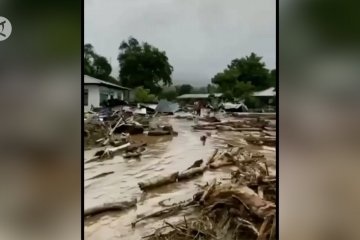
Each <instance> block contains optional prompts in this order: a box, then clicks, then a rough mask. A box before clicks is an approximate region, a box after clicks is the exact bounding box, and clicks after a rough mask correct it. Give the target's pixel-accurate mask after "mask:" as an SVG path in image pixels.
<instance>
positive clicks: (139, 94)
mask: <svg viewBox="0 0 360 240" xmlns="http://www.w3.org/2000/svg"><path fill="white" fill-rule="evenodd" d="M134 97H135V101H136V102H141V103H150V102H155V101H156V100H157V98H156V96H155V95H154V94H151V93H150V90H149V89H145V88H144V87H142V86H141V87H137V88H135V89H134Z"/></svg>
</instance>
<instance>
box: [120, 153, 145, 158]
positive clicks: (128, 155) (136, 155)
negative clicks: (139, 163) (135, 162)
mask: <svg viewBox="0 0 360 240" xmlns="http://www.w3.org/2000/svg"><path fill="white" fill-rule="evenodd" d="M140 156H141V152H128V153H125V154H124V155H123V158H135V157H140Z"/></svg>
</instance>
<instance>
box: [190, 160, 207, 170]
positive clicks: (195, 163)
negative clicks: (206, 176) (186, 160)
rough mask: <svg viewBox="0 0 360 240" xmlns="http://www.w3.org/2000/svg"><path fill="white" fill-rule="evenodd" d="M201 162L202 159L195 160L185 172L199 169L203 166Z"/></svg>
mask: <svg viewBox="0 0 360 240" xmlns="http://www.w3.org/2000/svg"><path fill="white" fill-rule="evenodd" d="M203 162H204V161H203V160H202V159H199V160H196V161H195V162H194V163H193V164H192V165H191V166H190V167H188V168H187V169H186V170H189V169H190V168H196V167H200V166H201V164H203Z"/></svg>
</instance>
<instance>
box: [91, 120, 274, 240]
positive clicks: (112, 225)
mask: <svg viewBox="0 0 360 240" xmlns="http://www.w3.org/2000/svg"><path fill="white" fill-rule="evenodd" d="M160 120H161V121H163V122H167V123H170V124H171V125H172V126H173V128H174V130H175V131H177V132H178V133H179V134H178V136H176V137H171V136H165V137H149V136H144V135H141V136H133V137H132V139H133V140H138V141H145V142H146V143H147V144H148V145H147V147H146V151H145V152H143V155H142V156H141V157H140V158H134V159H124V158H122V157H121V156H116V157H114V158H113V159H110V160H105V161H99V162H91V163H88V164H87V163H86V164H85V174H84V175H85V176H84V178H85V182H84V187H85V189H84V191H85V209H87V208H90V207H92V206H97V205H101V204H103V203H108V202H119V201H126V200H131V199H133V198H137V200H138V203H137V206H136V207H134V208H131V209H129V210H125V211H121V212H107V213H103V214H100V215H97V216H94V217H90V218H87V219H86V220H85V239H87V240H116V239H129V240H132V239H136V240H137V239H142V238H143V237H144V236H146V235H149V234H151V233H153V231H154V230H155V228H157V227H160V226H163V219H161V218H150V219H147V220H144V221H142V222H139V223H138V224H137V225H136V227H135V228H132V227H131V222H132V221H134V220H135V219H136V218H137V216H138V217H140V216H143V215H147V214H149V213H152V212H154V211H157V210H160V209H162V208H163V207H162V206H160V205H159V202H163V203H166V204H172V203H176V202H180V201H183V200H187V199H190V198H192V196H193V195H194V194H195V193H196V192H197V191H198V190H199V188H198V187H197V184H200V185H204V184H205V183H206V182H209V181H211V180H212V179H213V178H218V179H221V178H228V177H229V173H230V172H231V170H232V169H233V167H224V168H220V169H216V170H208V171H205V173H204V175H202V176H198V177H196V178H194V179H191V180H189V181H186V182H177V183H173V184H168V185H166V186H163V187H159V188H156V189H154V190H150V191H148V192H147V193H143V192H142V191H141V190H140V189H139V187H138V185H137V183H138V182H141V181H143V180H146V179H149V178H151V177H153V176H157V175H161V174H166V173H172V172H176V171H183V170H185V169H186V168H188V167H189V166H190V165H191V164H193V162H194V161H195V160H198V159H203V160H204V161H205V162H206V160H207V159H208V158H209V156H210V155H211V154H212V153H213V151H214V149H215V148H225V147H226V145H227V143H230V144H234V145H239V144H241V143H243V142H244V140H243V137H242V136H243V133H241V132H231V131H228V132H217V131H194V130H192V128H191V126H192V125H194V122H193V121H188V120H184V119H175V118H172V117H162V118H161V119H160ZM206 132H211V136H210V137H208V138H207V140H206V144H205V145H203V144H202V142H201V141H200V137H201V136H203V135H204V134H205V133H206ZM252 148H253V149H254V150H259V151H261V152H263V153H264V154H265V157H266V158H267V160H268V164H269V167H270V170H271V171H275V170H274V169H275V167H274V166H275V148H272V147H255V146H254V147H252ZM97 150H98V149H92V150H90V151H85V161H86V159H89V158H91V157H92V156H93V154H94V153H95V152H96V151H97ZM109 172H112V173H109ZM107 173H109V174H107ZM98 175H100V177H97V178H94V177H95V176H98ZM161 205H162V204H161ZM184 214H185V215H191V213H184ZM176 218H180V217H178V216H177V217H173V219H171V220H172V221H176V220H181V219H176Z"/></svg>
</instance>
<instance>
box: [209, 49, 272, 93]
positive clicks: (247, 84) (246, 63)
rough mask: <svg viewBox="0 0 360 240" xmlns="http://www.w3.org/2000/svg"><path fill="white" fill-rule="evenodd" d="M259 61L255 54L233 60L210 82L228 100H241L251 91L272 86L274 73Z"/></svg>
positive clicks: (259, 58)
mask: <svg viewBox="0 0 360 240" xmlns="http://www.w3.org/2000/svg"><path fill="white" fill-rule="evenodd" d="M261 59H262V58H261V57H259V56H257V55H256V54H255V53H251V54H250V56H246V57H243V58H241V59H234V60H232V61H231V63H230V64H229V65H228V66H227V68H226V69H225V70H224V71H223V72H220V73H217V74H216V75H215V76H214V77H213V78H212V80H211V82H212V83H213V84H216V85H217V86H218V88H219V90H220V91H221V92H222V93H223V94H224V95H225V96H226V97H228V98H242V97H245V95H250V94H251V93H252V92H253V91H259V90H263V89H266V88H268V87H270V86H271V85H272V80H271V76H272V75H271V74H274V73H273V72H270V71H269V70H268V69H267V68H266V67H265V63H264V62H262V61H261ZM275 73H276V72H275Z"/></svg>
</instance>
